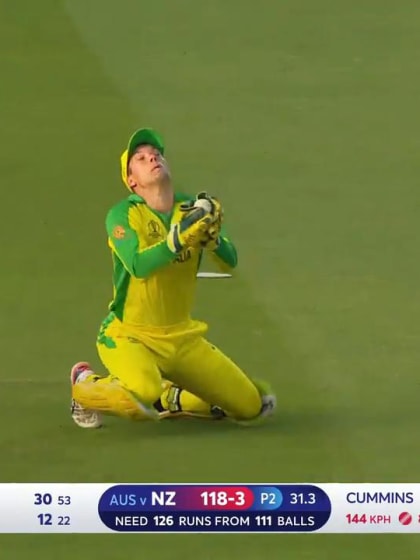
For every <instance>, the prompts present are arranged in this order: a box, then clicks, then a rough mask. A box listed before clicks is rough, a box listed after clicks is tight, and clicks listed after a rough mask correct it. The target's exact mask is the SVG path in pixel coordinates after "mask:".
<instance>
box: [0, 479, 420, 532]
mask: <svg viewBox="0 0 420 560" xmlns="http://www.w3.org/2000/svg"><path fill="white" fill-rule="evenodd" d="M133 532H136V533H420V484H309V483H308V484H253V483H251V484H206V483H203V484H64V483H63V484H44V483H42V484H36V483H30V484H0V533H133Z"/></svg>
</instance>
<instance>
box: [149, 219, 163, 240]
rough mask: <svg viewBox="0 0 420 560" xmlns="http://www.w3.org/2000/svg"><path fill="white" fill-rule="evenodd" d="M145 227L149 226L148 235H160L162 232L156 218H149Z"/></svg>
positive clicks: (155, 236)
mask: <svg viewBox="0 0 420 560" xmlns="http://www.w3.org/2000/svg"><path fill="white" fill-rule="evenodd" d="M147 227H148V228H149V237H154V238H155V239H156V238H157V237H162V233H161V231H160V226H159V224H158V222H157V221H156V220H150V222H149V223H148V225H147Z"/></svg>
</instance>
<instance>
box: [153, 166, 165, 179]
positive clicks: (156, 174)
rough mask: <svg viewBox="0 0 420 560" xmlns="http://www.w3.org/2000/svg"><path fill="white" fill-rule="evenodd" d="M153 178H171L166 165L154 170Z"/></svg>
mask: <svg viewBox="0 0 420 560" xmlns="http://www.w3.org/2000/svg"><path fill="white" fill-rule="evenodd" d="M152 178H153V180H154V181H163V180H165V179H169V173H168V171H167V170H166V169H165V168H164V167H157V168H156V169H154V170H153V171H152Z"/></svg>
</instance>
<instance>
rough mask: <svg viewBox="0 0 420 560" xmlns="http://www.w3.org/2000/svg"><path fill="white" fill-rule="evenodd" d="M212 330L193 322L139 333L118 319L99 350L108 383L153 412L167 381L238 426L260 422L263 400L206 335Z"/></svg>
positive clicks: (101, 338) (103, 333) (108, 326)
mask: <svg viewBox="0 0 420 560" xmlns="http://www.w3.org/2000/svg"><path fill="white" fill-rule="evenodd" d="M206 330H207V325H206V324H205V323H202V322H199V321H189V322H188V323H185V324H183V325H176V326H174V327H169V328H156V329H147V330H145V329H139V328H133V327H130V326H127V325H124V324H123V323H121V322H120V321H119V320H118V319H117V318H113V319H112V320H110V321H109V322H108V324H106V325H104V327H103V329H102V330H101V332H100V334H99V337H98V342H97V349H98V353H99V357H100V359H101V361H102V363H103V364H104V366H105V367H106V369H107V370H108V372H109V374H110V375H109V377H105V378H101V379H99V380H98V381H97V382H96V383H109V382H113V381H117V380H118V383H119V384H120V385H121V386H123V387H124V388H125V389H127V390H128V391H130V392H131V393H133V394H134V395H135V396H136V397H137V398H138V400H139V401H141V402H142V403H143V404H144V405H146V406H148V407H151V406H152V405H153V404H154V403H155V402H156V401H157V400H158V399H159V398H160V396H161V394H162V379H167V380H169V381H171V382H173V383H175V384H176V385H179V386H180V387H182V389H185V390H186V391H189V392H190V393H193V394H194V395H196V396H197V397H199V398H200V399H202V400H203V401H205V402H206V403H208V404H210V405H215V406H218V407H220V408H222V409H223V410H224V411H225V412H226V413H227V414H228V415H229V416H232V417H234V418H236V419H238V420H244V419H252V418H255V417H256V416H257V415H258V414H259V412H260V409H261V396H260V394H259V392H258V390H257V388H256V387H255V385H254V384H253V382H252V381H251V380H250V379H249V378H248V377H247V375H246V374H245V373H244V372H243V371H242V370H241V369H240V368H239V367H238V366H237V365H236V364H235V363H234V362H233V361H232V360H231V359H229V358H228V357H227V356H226V355H225V354H223V353H222V352H221V351H220V350H219V349H218V348H216V347H215V346H214V345H213V344H211V343H210V342H208V341H207V340H206V339H205V338H204V337H203V334H204V333H205V332H206Z"/></svg>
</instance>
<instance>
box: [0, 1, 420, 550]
mask: <svg viewBox="0 0 420 560" xmlns="http://www.w3.org/2000/svg"><path fill="white" fill-rule="evenodd" d="M419 21H420V4H419V2H418V1H417V0H405V1H403V2H399V3H398V2H395V1H391V0H353V1H352V2H344V1H340V0H317V1H316V2H315V1H313V0H283V1H281V2H280V1H276V0H263V1H262V2H259V3H255V2H251V1H249V0H211V1H210V2H207V3H206V2H203V3H199V2H196V1H193V0H160V2H155V3H152V2H147V3H146V2H144V3H143V2H136V1H134V0H118V2H117V1H111V0H61V1H60V0H38V1H37V2H34V1H32V0H15V1H14V2H10V1H9V2H7V1H6V0H0V72H1V77H2V79H1V84H2V85H1V87H0V106H1V109H2V119H1V126H0V145H1V158H0V180H1V189H0V204H1V209H2V219H1V226H0V227H1V230H2V240H3V242H2V258H3V261H2V262H3V265H2V275H1V280H0V287H1V292H0V305H1V309H2V313H1V318H0V325H1V338H2V368H1V372H0V408H1V411H2V422H1V427H0V456H1V457H2V467H1V475H0V480H1V482H9V481H16V482H30V481H33V482H37V481H44V482H57V481H63V482H66V481H68V482H114V481H133V482H134V481H135V482H166V481H167V482H188V481H191V482H198V481H202V482H206V481H207V482H264V481H271V482H273V481H278V482H300V481H314V482H339V481H342V482H409V481H411V482H415V481H419V472H420V453H419V451H418V441H419V436H420V428H419V422H418V402H419V362H420V344H419V342H420V265H419V241H420V234H419V208H420V206H419V204H420V194H419V188H418V179H419V176H420V136H419V111H418V105H419V102H418V100H419V95H420V74H419V72H418V61H419V55H420V24H419ZM143 125H146V126H153V127H155V128H157V129H158V130H160V131H161V132H162V134H163V135H164V137H165V138H166V142H167V146H168V157H169V159H170V162H171V165H172V170H173V174H174V177H175V178H176V180H177V184H178V185H179V186H180V187H182V188H183V189H184V190H189V191H192V192H196V191H198V190H202V189H203V188H204V189H207V190H209V191H211V192H212V193H214V194H216V195H218V196H219V197H220V198H221V199H222V201H223V203H224V206H225V211H226V219H227V221H228V222H229V225H230V228H229V229H230V232H231V234H232V237H233V238H234V240H235V241H236V243H237V245H238V249H239V254H240V266H239V269H238V274H237V278H236V279H235V280H234V281H226V282H213V283H211V282H202V283H200V285H199V298H198V302H197V309H196V315H197V316H198V317H200V318H203V319H205V320H207V321H208V322H209V323H210V325H211V329H210V337H211V339H212V340H213V341H214V342H216V343H218V344H219V345H220V346H222V347H223V349H224V350H225V351H226V352H227V353H229V354H230V355H231V356H232V357H233V358H234V359H236V360H237V361H238V362H239V363H240V364H241V365H242V366H243V367H244V368H245V369H247V370H248V371H249V372H250V373H251V374H252V375H257V376H260V377H265V378H267V379H269V380H270V381H271V382H272V383H273V385H274V386H275V388H276V391H277V393H278V398H279V413H278V415H277V418H276V420H275V421H273V422H272V423H270V424H269V425H267V426H266V427H265V428H259V429H255V430H244V429H240V428H238V427H236V426H232V425H229V424H214V425H213V424H211V425H209V424H205V423H204V424H203V423H199V422H197V423H194V422H193V423H191V422H190V423H184V424H182V423H180V422H178V423H173V424H169V423H166V424H163V425H146V424H143V425H142V424H127V423H125V422H123V421H117V420H112V421H111V422H109V425H108V427H107V428H106V429H104V430H99V431H94V432H93V433H91V432H88V433H85V432H84V431H81V430H78V429H76V427H75V426H74V425H73V424H72V422H71V419H70V417H69V382H68V372H69V368H70V367H71V365H72V364H73V363H74V362H75V361H78V360H80V359H87V360H90V361H91V362H92V363H93V364H94V365H95V366H96V367H97V368H98V369H99V370H100V363H99V361H98V358H97V356H96V350H95V337H96V332H97V328H98V325H99V323H100V321H101V320H102V318H103V316H104V315H105V313H106V308H107V304H108V302H109V300H110V298H111V267H110V256H109V252H108V248H107V246H106V235H105V229H104V218H105V214H106V212H107V210H108V208H109V207H110V205H112V204H113V203H114V202H116V201H117V200H119V199H120V198H121V197H124V196H125V195H126V191H125V190H124V187H123V186H122V183H121V181H120V179H119V168H118V163H119V155H120V153H121V151H122V149H123V147H124V144H125V142H126V140H127V138H128V136H129V135H130V133H131V132H132V131H133V130H134V129H135V128H137V127H138V126H143ZM419 548H420V540H419V539H418V537H416V536H412V537H408V536H407V537H406V536H399V535H397V536H340V535H338V536H333V535H324V536H321V535H317V536H312V537H307V536H303V535H302V536H299V535H277V536H275V535H270V536H264V535H258V536H253V535H248V536H238V535H226V536H219V535H214V536H211V535H210V536H206V535H193V536H188V535H187V536H183V535H179V536H172V535H166V536H159V535H157V536H154V535H145V536H140V535H132V536H130V537H129V536H126V537H118V536H112V535H111V536H108V535H106V536H101V535H94V536H89V535H88V536H86V535H85V536H84V535H75V536H66V535H57V536H45V535H34V536H9V535H7V536H5V535H3V536H0V558H1V559H2V560H3V559H5V560H9V559H10V560H23V559H26V558H28V557H29V556H31V557H40V558H41V557H42V558H43V560H53V559H55V558H56V556H57V554H58V552H60V553H61V555H62V558H63V559H65V560H69V559H70V558H74V557H75V555H79V556H80V555H81V554H82V555H83V557H84V558H99V559H101V560H114V559H120V558H132V557H134V555H135V557H137V558H141V559H143V558H144V559H149V558H150V560H178V559H180V560H213V559H217V560H230V559H231V558H234V557H240V558H241V559H242V560H256V559H258V558H260V557H262V555H263V554H264V555H265V556H266V557H267V558H273V559H274V558H282V559H284V560H291V559H295V558H296V559H299V560H323V559H325V558H334V559H337V560H356V559H357V560H360V559H363V560H365V559H366V560H368V559H369V560H383V559H385V558H391V557H392V556H394V557H398V558H403V559H404V560H414V559H417V558H419V557H420V556H419V554H420V553H419Z"/></svg>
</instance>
